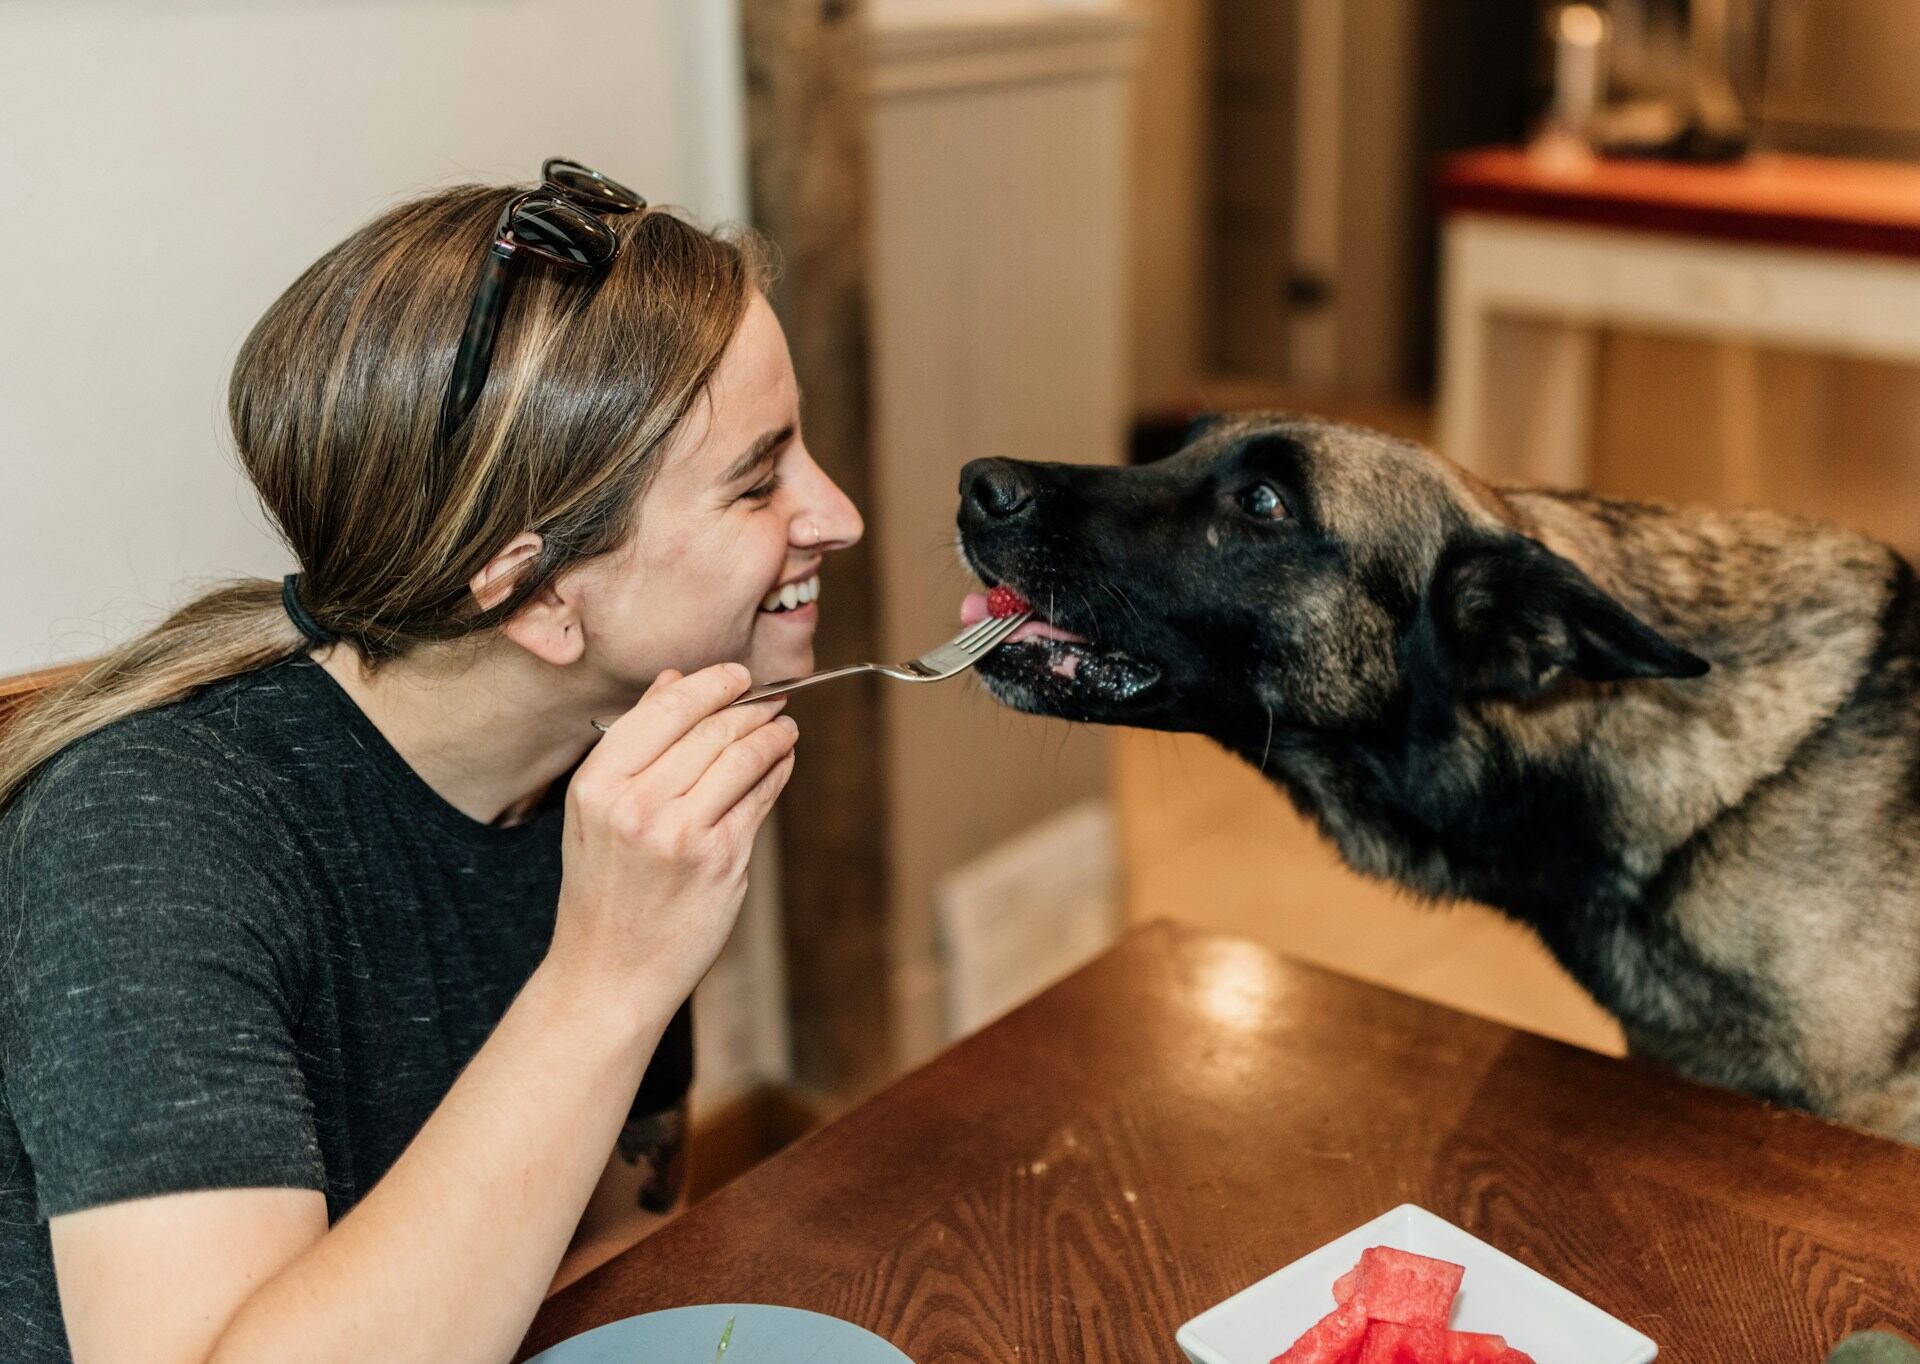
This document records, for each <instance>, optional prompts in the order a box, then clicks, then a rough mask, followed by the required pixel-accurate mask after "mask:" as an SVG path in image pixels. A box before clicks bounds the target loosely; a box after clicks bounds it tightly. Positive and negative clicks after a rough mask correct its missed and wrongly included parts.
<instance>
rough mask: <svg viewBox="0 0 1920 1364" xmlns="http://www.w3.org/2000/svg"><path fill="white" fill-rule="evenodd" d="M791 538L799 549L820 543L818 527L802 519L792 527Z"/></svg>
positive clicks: (810, 547)
mask: <svg viewBox="0 0 1920 1364" xmlns="http://www.w3.org/2000/svg"><path fill="white" fill-rule="evenodd" d="M793 538H794V541H795V542H796V543H797V544H798V545H799V547H800V548H801V549H812V548H813V547H814V546H815V545H817V544H819V543H820V527H819V526H817V525H815V524H814V523H813V522H811V521H802V522H801V523H800V524H799V525H797V526H795V527H794V528H793Z"/></svg>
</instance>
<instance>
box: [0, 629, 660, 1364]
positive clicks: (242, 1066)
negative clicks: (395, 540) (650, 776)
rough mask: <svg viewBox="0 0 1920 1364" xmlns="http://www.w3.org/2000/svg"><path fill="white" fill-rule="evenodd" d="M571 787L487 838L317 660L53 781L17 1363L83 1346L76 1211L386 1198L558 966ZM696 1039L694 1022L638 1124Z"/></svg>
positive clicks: (19, 1160) (3, 1123) (30, 827)
mask: <svg viewBox="0 0 1920 1364" xmlns="http://www.w3.org/2000/svg"><path fill="white" fill-rule="evenodd" d="M564 796H565V783H564V782H556V783H555V784H554V787H553V789H552V790H551V791H550V792H549V793H548V795H547V797H546V798H545V799H544V800H543V802H542V804H541V805H540V807H539V808H538V809H537V810H535V811H534V812H533V813H532V815H531V816H530V817H529V818H528V819H527V820H525V821H524V822H523V823H520V824H518V825H514V826H511V827H507V828H496V827H492V826H489V825H484V824H480V823H477V822H475V821H474V820H472V819H470V818H468V817H467V816H466V815H464V814H462V813H461V812H460V811H458V810H456V809H454V808H453V807H452V806H451V805H449V804H447V803H446V802H445V801H444V800H442V799H441V798H440V797H439V796H438V795H437V794H436V793H435V792H434V791H433V790H432V789H431V788H430V787H428V786H427V784H426V783H425V782H423V781H422V780H421V779H420V778H419V776H418V775H416V774H415V773H414V771H413V770H412V769H411V768H410V767H408V766H407V764H406V762H405V761H404V760H403V759H402V758H401V757H400V755H399V754H398V753H396V752H395V751H394V749H393V748H392V747H391V746H390V745H389V744H388V743H387V742H386V740H385V739H384V738H382V737H381V735H380V732H379V730H377V729H375V728H374V726H373V725H372V723H371V722H369V721H368V720H367V718H366V716H365V715H363V714H362V713H361V711H360V709H359V707H358V706H356V705H355V704H354V703H353V701H352V700H351V699H350V698H349V697H348V696H347V694H346V693H345V692H344V691H342V690H341V689H340V687H339V685H338V684H337V683H335V682H334V680H333V679H332V678H331V677H330V676H328V675H327V673H326V671H325V670H324V669H322V668H320V667H318V666H317V665H315V664H314V663H312V662H311V661H309V660H308V659H306V658H304V657H302V658H296V659H292V660H289V661H287V662H285V663H280V664H276V665H274V666H272V667H268V668H264V669H261V670H260V671H258V672H254V673H249V674H247V675H245V676H242V677H238V678H233V679H230V680H228V681H225V682H222V683H219V684H217V685H215V686H213V687H210V688H208V689H206V690H205V691H203V692H201V693H199V694H197V695H196V696H194V697H192V698H190V699H188V700H186V701H183V702H181V703H179V704H177V705H173V706H168V707H165V708H163V709H160V710H155V711H148V712H144V713H142V714H139V715H134V716H130V717H128V718H127V719H124V720H121V721H119V722H117V723H115V724H113V725H110V726H108V727H107V728H105V729H103V730H100V731H99V732H97V733H95V734H92V735H89V736H88V737H86V738H85V739H83V740H81V741H80V742H78V743H76V744H73V745H72V746H70V747H69V748H68V749H67V750H66V751H65V752H63V753H62V754H61V755H60V756H59V757H58V758H56V759H55V760H54V761H53V762H52V763H51V764H50V765H49V766H48V767H47V768H45V769H44V770H43V771H42V772H41V773H40V774H39V776H37V777H36V778H35V780H34V781H33V783H32V784H31V785H30V786H29V787H28V789H27V790H26V792H25V793H24V794H23V795H22V797H21V799H20V800H18V801H16V802H15V804H14V806H13V807H12V808H11V809H10V810H9V811H8V812H7V814H6V816H5V818H4V819H0V1360H5V1361H6V1364H67V1361H68V1360H69V1359H70V1357H71V1356H70V1353H69V1350H68V1347H67V1340H66V1333H65V1330H64V1328H63V1326H62V1324H61V1319H60V1307H59V1298H58V1294H57V1291H56V1288H55V1283H54V1276H53V1261H52V1253H51V1249H50V1242H49V1239H48V1232H47V1219H48V1218H50V1217H54V1216H57V1215H59V1214H61V1213H66V1212H73V1211H76V1210H78V1209H82V1208H88V1207H93V1206H97V1205H99V1204H103V1203H112V1202H117V1201H119V1200H122V1199H128V1198H141V1197H147V1196H150V1195H155V1194H164V1193H176V1192H182V1191H186V1190H190V1189H215V1188H263V1187H277V1188H297V1189H315V1190H320V1191H322V1192H324V1193H325V1194H326V1198H327V1215H328V1218H329V1220H330V1221H333V1220H338V1219H339V1218H340V1217H341V1216H343V1215H344V1214H345V1213H346V1211H347V1210H348V1209H349V1208H351V1207H352V1206H353V1204H354V1203H355V1202H356V1201H358V1200H359V1198H360V1197H361V1196H362V1195H363V1194H365V1193H366V1192H367V1190H368V1189H370V1188H372V1187H373V1184H374V1181H376V1180H377V1179H379V1178H380V1176H381V1175H382V1174H383V1173H384V1172H385V1171H386V1169H387V1168H388V1167H389V1166H390V1165H391V1164H392V1163H393V1162H394V1160H395V1158H397V1157H398V1156H399V1154H400V1152H401V1151H402V1150H403V1149H404V1148H405V1147H406V1145H407V1143H408V1142H410V1141H411V1140H412V1139H413V1136H414V1134H415V1133H416V1132H418V1131H419V1129H420V1127H421V1125H422V1124H423V1123H424V1122H425V1121H426V1119H427V1117H428V1115H429V1114H431V1113H432V1112H433V1110H434V1108H435V1107H436V1106H437V1105H438V1104H439V1103H440V1100H441V1099H442V1098H443V1097H444V1096H445V1095H446V1092H447V1090H448V1089H449V1088H450V1087H451V1086H452V1084H453V1081H454V1078H455V1077H456V1076H457V1075H458V1074H459V1072H460V1069H461V1067H462V1066H464V1065H465V1064H466V1063H467V1061H468V1060H469V1059H470V1058H471V1057H472V1056H473V1054H474V1052H476V1051H477V1050H478V1049H479V1047H480V1045H481V1043H482V1042H484V1041H485V1040H486V1037H487V1035H488V1034H489V1033H490V1032H491V1031H492V1030H493V1028H494V1026H495V1024H497V1023H498V1022H499V1021H500V1016H501V1015H502V1014H503V1013H504V1012H505V1011H506V1008H507V1005H508V1004H509V1003H510V1002H511V1001H512V999H513V997H514V995H515V993H516V992H518V990H519V989H520V987H521V986H522V985H524V984H525V983H526V980H527V977H528V976H529V975H530V974H531V973H532V971H533V969H534V967H535V965H537V964H538V962H539V961H540V958H541V956H542V955H543V953H544V952H545V951H546V947H547V944H548V941H549V938H550V936H551V934H552V931H553V916H554V908H555V905H556V904H557V899H558V892H559V886H560V827H561V817H562V813H563V810H564ZM692 1052H693V1049H692V1025H691V1020H690V1016H689V1011H688V1010H687V1009H686V1008H684V1007H683V1008H682V1009H681V1011H680V1013H679V1015H678V1016H677V1017H676V1018H675V1020H674V1023H673V1025H672V1027H671V1028H669V1030H668V1032H667V1035H666V1038H665V1040H664V1041H663V1042H662V1043H661V1045H660V1049H659V1051H658V1052H657V1053H656V1055H655V1057H654V1060H653V1063H652V1065H651V1067H650V1068H649V1069H648V1072H647V1076H646V1079H645V1081H644V1082H643V1083H642V1085H641V1089H640V1092H639V1094H638V1095H637V1096H636V1097H635V1102H634V1108H633V1111H634V1114H635V1115H636V1116H644V1115H648V1114H652V1113H657V1112H661V1111H664V1110H666V1109H668V1108H671V1107H673V1106H675V1105H676V1104H677V1103H679V1102H680V1101H681V1100H682V1099H683V1098H684V1097H685V1094H686V1091H687V1088H688V1084H689V1082H690V1080H691V1078H692V1069H693V1054H692ZM609 1154H611V1153H609ZM500 1234H501V1235H503V1236H510V1235H512V1234H513V1229H512V1228H510V1227H502V1228H501V1229H500Z"/></svg>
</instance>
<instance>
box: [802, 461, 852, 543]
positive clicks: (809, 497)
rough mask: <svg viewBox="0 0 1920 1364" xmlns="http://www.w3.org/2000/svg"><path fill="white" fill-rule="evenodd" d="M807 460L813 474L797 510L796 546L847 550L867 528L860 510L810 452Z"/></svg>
mask: <svg viewBox="0 0 1920 1364" xmlns="http://www.w3.org/2000/svg"><path fill="white" fill-rule="evenodd" d="M807 463H808V464H809V465H811V466H812V472H813V477H812V478H810V479H808V480H807V486H806V489H805V492H804V493H803V495H802V497H803V500H802V502H801V505H800V507H799V509H798V510H797V511H796V512H795V513H794V517H793V523H792V524H793V532H792V534H793V537H794V543H795V545H796V546H797V547H798V548H801V549H845V548H847V546H849V545H854V544H858V543H859V541H860V537H861V536H862V535H864V534H865V533H866V529H867V527H866V522H864V521H863V520H862V519H861V517H860V509H859V508H858V507H856V506H854V505H853V499H852V498H850V497H848V496H847V495H846V494H845V493H843V492H841V491H840V485H839V484H837V483H835V482H834V481H833V480H832V479H831V478H829V477H828V476H827V472H826V470H824V469H822V468H821V467H820V466H819V465H818V464H814V463H813V457H812V456H811V455H809V456H808V457H807Z"/></svg>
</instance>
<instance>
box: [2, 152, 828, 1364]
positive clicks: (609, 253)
mask: <svg viewBox="0 0 1920 1364" xmlns="http://www.w3.org/2000/svg"><path fill="white" fill-rule="evenodd" d="M547 174H548V176H549V177H550V183H549V184H548V185H547V186H545V187H544V188H543V190H542V191H540V192H538V193H536V194H535V195H533V196H531V197H528V196H523V195H516V193H515V192H514V191H512V190H508V189H489V188H479V187H466V188H460V189H454V190H449V191H446V192H444V193H436V194H432V195H429V196H427V197H425V198H422V199H419V200H416V201H414V202H411V203H408V204H405V205H403V206H401V207H399V208H397V209H394V210H393V211H391V212H389V213H387V214H385V215H384V216H382V217H381V218H379V219H377V220H376V221H374V222H373V223H371V224H369V225H368V226H366V227H365V228H363V229H362V230H360V231H359V232H356V233H355V234H354V235H353V236H351V237H349V238H348V239H347V240H346V241H345V242H343V243H342V244H341V245H339V246H338V247H336V248H335V249H334V250H332V251H330V252H329V253H327V255H326V256H325V257H323V258H322V259H321V260H320V261H319V262H318V263H317V264H315V265H314V266H313V267H312V268H311V269H310V270H308V271H307V272H306V274H304V275H303V276H302V277H301V278H300V279H299V280H298V281H297V282H296V283H295V284H294V285H293V286H292V287H291V288H290V289H289V290H288V291H287V292H286V294H284V295H283V296H282V297H281V298H280V299H279V300H278V301H277V302H276V303H275V304H274V305H273V306H272V308H271V309H270V310H269V311H268V312H267V314H266V316H265V317H264V318H263V319H262V320H261V321H260V323H259V325H258V326H257V327H256V328H255V329H254V331H253V334H252V335H251V336H250V337H249V339H248V340H247V343H246V345H245V347H244V348H243V349H242V351H241V353H240V356H239V360H238V362H237V364H236V367H235V371H234V375H233V382H232V390H231V401H230V408H231V416H232V421H233V428H234V433H235V437H236V439H237V442H238V445H239V449H240V453H241V456H242V458H243V460H244V462H245V465H246V468H247V472H248V475H249V476H250V477H251V479H252V481H253V483H254V485H255V487H256V488H257V489H258V490H259V493H260V496H261V498H262V500H263V502H264V503H265V505H266V507H267V510H268V511H269V512H270V513H271V515H272V516H273V518H274V520H275V522H276V523H277V525H278V527H279V529H280V531H281V532H282V534H283V535H284V537H285V539H286V541H287V543H288V545H289V547H290V548H291V549H292V551H293V554H294V557H295V558H296V559H297V561H298V563H299V565H300V572H299V574H298V575H297V576H295V577H290V578H289V579H288V580H287V581H286V582H285V583H284V584H280V583H268V582H241V583H237V584H234V585H231V586H227V587H224V588H222V589H220V590H218V591H215V592H212V593H211V594H209V595H206V596H203V597H201V598H200V599H199V600H197V601H195V602H193V603H192V604H190V605H189V606H187V607H185V608H184V609H182V610H181V611H179V612H178V613H176V614H175V615H174V616H173V617H172V618H170V619H169V620H167V621H166V622H165V623H164V624H162V625H161V626H160V627H159V628H158V629H156V630H154V631H152V632H150V633H149V634H147V635H145V636H143V637H141V638H139V639H137V640H135V641H134V642H133V643H131V644H129V645H127V646H126V647H124V648H122V649H120V650H119V651H117V652H116V653H114V654H113V655H112V656H111V657H109V658H108V659H106V660H105V661H104V662H102V663H101V664H100V665H99V666H98V667H96V668H94V669H93V670H92V671H91V672H89V673H88V674H86V675H85V676H84V677H83V678H82V679H81V680H80V681H79V682H78V683H76V684H74V685H73V686H71V687H69V688H67V689H66V690H64V691H61V692H57V693H54V694H52V695H50V696H48V697H47V698H46V699H45V700H43V701H42V702H41V703H40V704H39V705H38V706H37V707H36V708H35V709H34V710H33V711H31V712H29V714H28V715H27V716H26V717H25V719H24V720H23V721H22V722H21V723H20V724H19V725H18V726H17V727H16V728H15V729H14V730H13V731H12V732H11V733H10V734H9V736H8V738H7V742H6V747H5V751H4V757H0V807H3V808H4V810H5V813H4V817H3V819H0V857H4V862H0V870H3V871H4V878H5V879H4V882H3V883H0V884H4V887H5V898H4V900H3V901H0V942H4V943H5V944H6V945H7V946H6V948H5V949H4V951H0V1285H4V1286H5V1287H4V1289H0V1342H3V1348H0V1356H4V1358H6V1359H7V1360H8V1361H11V1362H12V1364H22V1362H23V1361H24V1362H26V1364H41V1361H52V1360H62V1361H63V1360H66V1359H68V1358H72V1359H75V1360H78V1361H80V1364H96V1362H99V1361H115V1362H116V1364H117V1361H122V1360H130V1359H139V1360H142V1361H147V1362H148V1364H189V1362H191V1364H201V1361H223V1362H224V1361H247V1364H259V1362H260V1361H271V1360H279V1359H294V1358H298V1359H301V1360H355V1361H363V1360H371V1359H379V1360H382V1361H401V1360H423V1361H424V1360H433V1361H446V1360H462V1361H466V1360H486V1359H501V1360H504V1359H507V1358H509V1357H510V1356H511V1355H512V1353H513V1351H514V1348H515V1346H516V1344H517V1342H518V1341H519V1340H520V1338H521V1336H522V1335H523V1334H524V1332H525V1329H526V1326H527V1323H528V1322H529V1321H530V1320H531V1318H532V1316H533V1314H534V1311H535V1309H536V1308H537V1307H538V1305H539V1303H540V1300H541V1298H542V1296H543V1295H544V1294H545V1293H546V1292H547V1291H548V1289H549V1286H550V1285H552V1284H554V1283H556V1282H562V1281H565V1279H567V1278H568V1277H571V1276H572V1275H574V1274H576V1273H578V1272H581V1270H582V1268H583V1267H585V1266H587V1265H590V1264H591V1263H593V1262H595V1261H597V1260H598V1259H600V1258H604V1257H605V1256H606V1255H607V1254H609V1253H611V1250H612V1249H617V1248H618V1247H619V1246H621V1245H623V1244H626V1243H629V1242H631V1241H632V1240H634V1239H637V1237H638V1236H639V1235H642V1234H644V1232H645V1230H646V1229H647V1226H648V1225H649V1222H650V1219H651V1218H652V1217H653V1216H654V1215H655V1214H657V1213H659V1212H662V1211H665V1210H667V1209H670V1208H671V1206H672V1205H673V1203H674V1201H675V1199H676V1197H677V1194H678V1186H677V1180H678V1175H677V1170H678V1165H679V1161H678V1156H679V1144H680V1140H681V1134H682V1131H683V1124H684V1120H683V1112H684V1108H683V1105H684V1098H685V1092H686V1086H687V1083H688V1079H689V1076H690V1067H691V1053H690V1038H689V1032H688V1025H687V1022H686V1018H687V1015H686V1010H685V1007H684V1002H685V1001H686V999H687V997H688V996H689V995H690V994H691V993H692V990H693V987H694V985H695V984H696V983H697V982H698V981H699V980H700V978H701V977H702V975H704V974H705V972H706V971H707V969H708V968H709V967H710V966H711V965H712V963H713V961H714V958H715V956H716V955H717V954H718V953H719V951H720V948H721V946H722V944H723V943H724V942H725V940H726V938H727V935H728V933H729V932H730V930H731V928H732V926H733V923H734V919H735V916H736V914H737V913H738V910H739V906H740V902H741V897H742V895H743V893H744V890H745V885H746V864H747V857H748V852H749V850H750V848H751V845H752V842H753V837H754V834H755V831H756V830H757V829H758V828H759V827H760V825H761V822H762V821H763V820H764V819H765V817H766V815H767V812H768V810H769V809H770V807H771V806H772V804H773V801H774V799H775V798H776V797H777V796H778V795H779V793H780V790H781V788H782V787H783V786H784V785H785V783H786V781H787V778H788V775H789V773H790V772H791V771H792V764H793V753H794V746H795V741H796V730H795V727H794V725H793V722H792V721H791V720H790V719H788V718H786V717H784V716H780V715H778V711H779V703H778V702H777V701H776V702H762V703H758V704H753V705H747V706H741V707H731V706H730V705H729V703H730V702H732V701H733V700H734V699H735V698H737V697H738V696H740V695H741V694H742V693H743V692H744V691H745V690H746V688H747V686H748V685H749V681H748V680H749V675H750V674H751V675H753V676H759V677H778V676H786V675H790V674H793V673H798V672H803V671H806V670H807V669H809V668H810V667H811V665H812V642H811V641H812V634H813V626H814V620H815V612H816V609H817V608H815V607H813V606H811V605H810V604H808V603H809V602H810V601H811V598H812V596H813V595H814V592H815V590H816V589H815V584H816V574H817V572H818V569H819V566H820V562H821V559H822V556H823V555H825V554H826V553H828V552H830V551H832V550H833V549H836V548H840V547H843V546H846V545H849V544H852V543H853V542H854V541H855V540H857V539H858V538H859V535H860V533H861V523H860V518H859V515H858V513H857V512H856V511H855V509H854V508H853V506H852V505H851V504H850V503H849V502H848V501H847V499H846V498H845V496H843V495H842V494H841V492H840V490H839V489H838V488H836V487H835V486H834V485H833V483H832V482H831V481H830V480H829V479H828V478H827V476H826V475H825V474H824V473H822V472H821V470H820V469H819V467H818V466H817V465H816V464H815V463H814V462H813V460H812V458H811V457H810V456H809V454H808V453H807V449H806V446H805V444H804V443H803V441H802V439H801V436H800V423H799V415H798V392H797V389H796V387H795V383H794V376H793V370H792V365H791V363H790V362H789V359H788V356H787V351H786V343H785V340H784V338H783V336H782V335H781V332H780V328H779V324H778V323H777V322H776V321H775V320H774V317H773V313H772V311H771V310H770V309H769V307H768V306H767V303H766V301H765V299H764V297H763V296H762V293H761V291H760V277H759V265H758V260H757V257H756V255H755V254H754V251H753V249H752V246H751V243H750V242H747V241H740V240H728V239H723V238H720V237H716V236H713V235H709V234H707V233H704V232H701V231H699V230H697V229H695V228H693V227H691V226H689V225H688V224H686V223H684V222H682V221H680V220H679V219H677V218H675V217H673V216H671V215H669V214H666V213H663V212H659V211H647V210H646V208H645V206H644V205H643V204H641V203H640V202H639V201H638V200H637V199H636V198H634V197H633V196H632V195H631V193H630V191H626V190H624V189H623V188H622V187H621V186H619V185H618V184H616V183H615V182H612V181H608V180H606V179H604V178H603V177H600V176H597V175H596V174H594V173H593V172H590V171H587V170H585V169H584V168H579V167H574V166H571V165H569V164H567V163H549V166H548V168H547ZM490 233H491V234H492V236H491V238H490V236H489V234H490ZM490 240H491V242H492V246H491V247H490V246H489V242H490ZM477 266H478V267H479V272H480V273H479V278H478V279H477V281H476V278H475V270H476V267H477ZM596 720H597V721H600V722H603V723H607V725H608V728H607V730H606V733H605V736H604V738H603V737H601V735H600V734H599V733H598V732H597V729H596V726H595V724H594V722H595V721H596ZM570 1247H571V1250H570Z"/></svg>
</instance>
